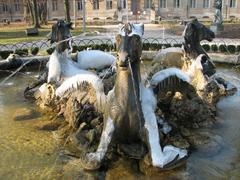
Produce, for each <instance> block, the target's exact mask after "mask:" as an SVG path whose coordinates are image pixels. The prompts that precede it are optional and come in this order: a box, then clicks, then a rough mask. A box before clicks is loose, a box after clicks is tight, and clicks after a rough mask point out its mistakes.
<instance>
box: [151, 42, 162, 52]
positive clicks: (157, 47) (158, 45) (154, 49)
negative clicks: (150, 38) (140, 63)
mask: <svg viewBox="0 0 240 180" xmlns="http://www.w3.org/2000/svg"><path fill="white" fill-rule="evenodd" d="M159 49H161V44H158V43H152V44H150V50H152V51H156V50H159Z"/></svg>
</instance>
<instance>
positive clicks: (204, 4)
mask: <svg viewBox="0 0 240 180" xmlns="http://www.w3.org/2000/svg"><path fill="white" fill-rule="evenodd" d="M203 8H209V0H203Z"/></svg>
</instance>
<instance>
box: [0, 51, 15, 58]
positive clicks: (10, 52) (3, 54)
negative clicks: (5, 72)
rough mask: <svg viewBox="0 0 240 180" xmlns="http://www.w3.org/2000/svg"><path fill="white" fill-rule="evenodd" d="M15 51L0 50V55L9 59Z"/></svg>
mask: <svg viewBox="0 0 240 180" xmlns="http://www.w3.org/2000/svg"><path fill="white" fill-rule="evenodd" d="M12 53H13V51H10V50H6V51H0V56H1V57H2V58H3V59H7V57H8V56H9V55H10V54H12Z"/></svg>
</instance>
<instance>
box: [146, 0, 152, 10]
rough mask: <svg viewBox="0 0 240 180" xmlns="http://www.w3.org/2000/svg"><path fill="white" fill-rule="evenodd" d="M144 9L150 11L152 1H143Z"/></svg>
mask: <svg viewBox="0 0 240 180" xmlns="http://www.w3.org/2000/svg"><path fill="white" fill-rule="evenodd" d="M144 8H145V9H150V8H152V0H145V1H144Z"/></svg>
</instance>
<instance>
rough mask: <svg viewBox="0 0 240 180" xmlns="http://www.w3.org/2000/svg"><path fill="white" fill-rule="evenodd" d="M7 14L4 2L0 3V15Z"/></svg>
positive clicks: (6, 6)
mask: <svg viewBox="0 0 240 180" xmlns="http://www.w3.org/2000/svg"><path fill="white" fill-rule="evenodd" d="M6 12H8V5H7V3H6V2H4V1H0V13H6Z"/></svg>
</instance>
